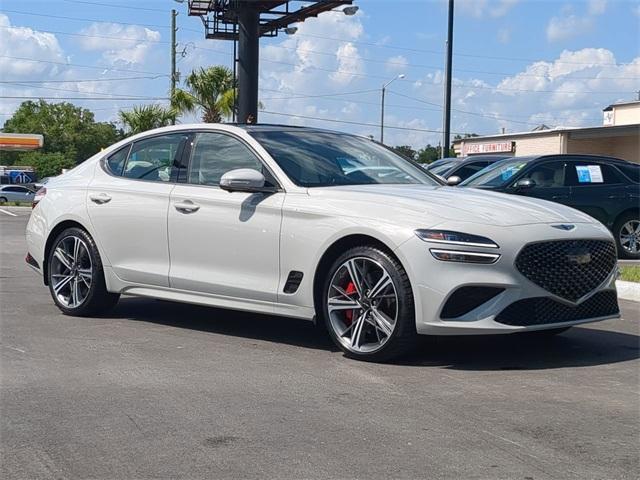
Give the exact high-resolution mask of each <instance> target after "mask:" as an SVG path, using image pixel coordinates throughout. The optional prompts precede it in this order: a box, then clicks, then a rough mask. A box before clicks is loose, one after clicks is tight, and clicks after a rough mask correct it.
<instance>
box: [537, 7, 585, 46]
mask: <svg viewBox="0 0 640 480" xmlns="http://www.w3.org/2000/svg"><path fill="white" fill-rule="evenodd" d="M592 28H593V19H592V18H591V17H582V16H578V15H575V14H570V15H567V16H564V17H552V18H551V20H549V24H548V25H547V40H548V41H550V42H558V41H561V40H567V39H570V38H573V37H575V36H578V35H581V34H584V33H587V32H589V31H590V30H591V29H592Z"/></svg>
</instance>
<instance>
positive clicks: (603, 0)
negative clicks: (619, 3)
mask: <svg viewBox="0 0 640 480" xmlns="http://www.w3.org/2000/svg"><path fill="white" fill-rule="evenodd" d="M606 10H607V0H589V3H588V5H587V13H588V14H589V15H602V14H603V13H604V12H605V11H606Z"/></svg>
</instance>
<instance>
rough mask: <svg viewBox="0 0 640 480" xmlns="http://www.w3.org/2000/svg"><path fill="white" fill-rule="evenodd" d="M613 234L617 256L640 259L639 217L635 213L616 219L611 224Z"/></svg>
mask: <svg viewBox="0 0 640 480" xmlns="http://www.w3.org/2000/svg"><path fill="white" fill-rule="evenodd" d="M613 234H614V236H615V237H616V246H617V247H618V256H619V257H621V258H630V259H635V260H638V259H640V218H638V214H637V213H635V214H633V213H629V214H627V215H623V216H622V217H621V218H620V219H618V221H616V224H615V225H614V226H613Z"/></svg>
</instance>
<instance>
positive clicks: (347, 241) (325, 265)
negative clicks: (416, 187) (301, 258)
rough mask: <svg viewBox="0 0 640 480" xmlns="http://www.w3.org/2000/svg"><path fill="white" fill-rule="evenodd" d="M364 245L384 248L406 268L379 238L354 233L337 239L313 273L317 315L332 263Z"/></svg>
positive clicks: (327, 249)
mask: <svg viewBox="0 0 640 480" xmlns="http://www.w3.org/2000/svg"><path fill="white" fill-rule="evenodd" d="M362 246H372V247H377V248H379V249H380V250H383V251H384V252H385V253H387V254H389V255H391V256H392V257H393V258H394V259H395V260H396V261H397V262H398V263H400V265H402V266H403V268H404V265H403V262H402V261H401V259H400V258H398V256H397V255H396V254H395V253H394V252H393V249H392V248H391V247H390V246H389V245H387V244H386V243H385V242H383V241H382V240H380V239H379V238H376V237H373V236H371V235H368V234H365V233H352V234H349V235H345V236H343V237H341V238H339V239H337V240H335V241H334V242H333V243H331V244H330V245H329V246H328V247H327V248H326V249H325V251H324V253H323V254H322V256H321V257H320V260H319V261H318V263H317V267H316V270H315V273H314V275H313V306H314V308H315V311H316V317H317V316H318V314H319V312H320V311H321V310H319V308H320V306H321V303H322V283H323V279H324V275H325V274H326V273H327V271H328V270H329V268H330V267H331V264H332V263H333V262H334V261H335V259H336V258H338V257H339V256H340V255H341V254H342V253H343V252H345V251H346V250H349V249H350V248H353V247H362ZM316 321H317V318H316Z"/></svg>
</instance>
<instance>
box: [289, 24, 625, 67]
mask: <svg viewBox="0 0 640 480" xmlns="http://www.w3.org/2000/svg"><path fill="white" fill-rule="evenodd" d="M296 35H297V36H302V37H312V38H320V39H323V40H332V41H335V42H339V43H355V44H360V45H368V46H372V47H377V48H388V49H393V50H404V51H408V52H416V53H431V54H435V55H442V54H444V51H443V50H424V49H420V48H409V47H399V46H396V45H388V44H380V43H374V42H364V41H362V40H348V41H345V40H344V39H343V38H336V37H327V36H324V35H314V34H310V33H298V32H296ZM454 56H458V57H471V58H486V59H492V60H507V61H518V62H539V61H540V59H539V58H537V59H534V58H525V57H501V56H497V55H479V54H475V53H454ZM555 63H562V64H570V65H592V62H571V61H564V60H556V61H555ZM600 65H611V66H623V65H631V63H615V62H608V63H601V64H600Z"/></svg>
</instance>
